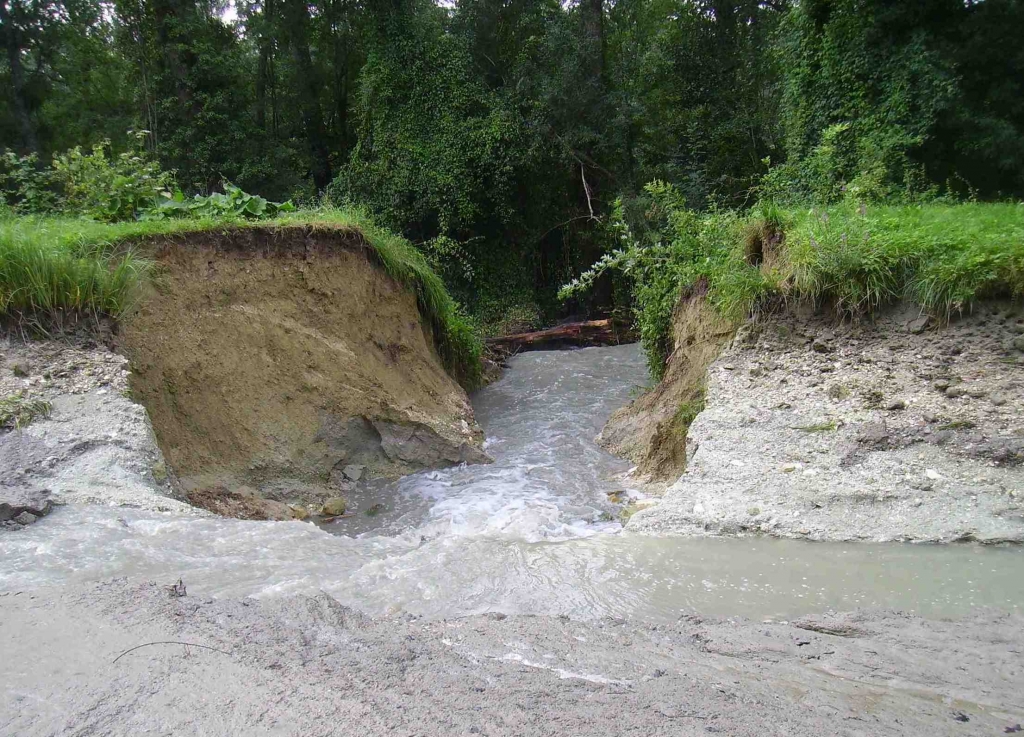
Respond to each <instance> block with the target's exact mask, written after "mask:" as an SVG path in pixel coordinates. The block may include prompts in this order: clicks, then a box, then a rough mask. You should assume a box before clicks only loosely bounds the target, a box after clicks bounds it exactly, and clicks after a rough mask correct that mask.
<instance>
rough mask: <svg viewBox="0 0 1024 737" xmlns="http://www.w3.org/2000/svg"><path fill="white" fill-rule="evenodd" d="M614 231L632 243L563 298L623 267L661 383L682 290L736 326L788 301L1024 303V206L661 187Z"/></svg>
mask: <svg viewBox="0 0 1024 737" xmlns="http://www.w3.org/2000/svg"><path fill="white" fill-rule="evenodd" d="M612 227H613V228H614V229H615V230H616V231H617V232H618V235H619V240H620V243H621V247H620V248H619V249H618V250H615V251H613V252H612V253H609V254H608V255H606V256H604V257H603V258H602V259H601V261H599V262H598V263H596V264H595V265H594V266H593V267H592V268H591V269H590V270H588V271H587V272H585V273H583V274H582V275H581V276H580V277H579V278H578V279H575V280H574V281H572V282H571V283H569V284H567V285H565V286H564V287H563V288H562V290H561V292H560V294H561V296H563V297H572V296H575V295H577V294H579V293H581V292H584V291H586V290H587V289H589V288H590V287H591V286H592V285H593V284H594V283H595V281H596V279H597V278H598V276H600V275H601V274H602V273H603V272H605V271H608V270H618V271H620V272H622V273H623V274H624V275H625V276H626V277H627V279H628V280H629V281H630V282H631V284H632V291H633V297H634V304H635V314H636V321H637V327H638V329H639V332H640V336H641V341H642V342H643V345H644V349H645V351H646V353H647V358H648V365H649V366H650V369H651V373H652V376H654V377H655V378H656V379H657V378H660V377H661V375H662V372H663V371H664V367H665V363H666V361H667V360H668V356H669V355H670V354H671V352H672V348H673V346H672V315H673V311H674V309H675V307H676V305H677V304H678V301H679V298H680V296H682V295H697V294H699V295H706V297H707V299H708V301H709V302H710V303H711V304H713V305H714V306H715V307H716V308H717V309H718V310H719V311H720V312H721V313H722V314H723V315H724V316H726V317H727V318H729V319H731V320H734V321H739V320H743V319H744V318H746V317H747V316H748V315H750V314H751V313H752V312H756V311H758V310H761V309H764V308H766V307H768V308H771V307H774V306H778V305H779V304H785V303H797V302H805V303H806V302H810V303H814V304H817V305H821V306H825V307H829V308H831V309H834V310H835V311H836V312H837V313H838V314H840V315H845V316H852V315H860V314H869V313H872V312H874V311H876V310H878V309H879V308H882V307H884V306H885V305H887V304H892V303H895V302H899V301H904V300H905V301H909V302H913V303H916V304H918V305H920V307H921V308H922V309H923V310H924V311H926V312H929V313H931V314H932V315H935V316H936V317H938V318H940V319H948V318H949V317H951V316H952V315H954V314H956V313H959V312H964V311H967V310H970V309H971V306H972V305H973V304H974V303H976V302H977V301H979V300H982V299H990V298H1010V299H1022V298H1024V203H951V202H942V201H935V202H928V203H924V204H913V205H881V204H862V203H856V202H843V203H839V204H834V205H830V206H828V207H813V206H810V205H808V206H806V207H802V208H801V207H779V206H777V205H774V204H772V203H765V202H762V203H760V204H759V205H758V206H757V207H755V208H754V209H752V210H751V211H748V212H740V211H737V210H711V211H708V212H696V211H693V210H690V209H688V208H686V206H685V202H684V201H683V199H682V197H681V196H679V194H678V193H677V192H676V191H675V190H674V188H672V187H671V186H669V185H665V184H662V183H653V184H651V185H648V187H647V188H646V192H645V195H644V196H643V197H642V198H638V200H637V202H636V204H634V205H633V206H632V207H631V209H627V208H626V207H623V206H621V205H620V207H619V208H618V211H617V212H616V218H615V219H613V221H612Z"/></svg>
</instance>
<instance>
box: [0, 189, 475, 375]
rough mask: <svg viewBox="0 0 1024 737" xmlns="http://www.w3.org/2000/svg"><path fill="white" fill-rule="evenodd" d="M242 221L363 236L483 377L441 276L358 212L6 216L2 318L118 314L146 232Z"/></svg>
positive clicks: (460, 371) (466, 371)
mask: <svg viewBox="0 0 1024 737" xmlns="http://www.w3.org/2000/svg"><path fill="white" fill-rule="evenodd" d="M239 228H260V229H267V228H270V229H274V228H309V229H313V230H317V229H323V230H325V231H328V230H330V231H345V232H349V233H353V234H358V235H359V236H361V238H362V239H363V241H364V242H365V243H366V244H367V246H369V247H370V249H371V250H372V251H373V253H375V254H376V257H377V260H378V262H379V263H380V264H381V266H382V267H383V268H384V270H385V271H386V272H387V273H388V274H389V275H390V276H392V277H393V278H394V279H396V280H397V281H398V282H400V283H402V284H404V285H405V286H407V287H408V288H410V289H412V290H413V292H414V293H415V294H416V298H417V302H418V304H419V308H420V312H421V314H422V316H423V317H424V318H425V319H426V320H428V321H429V322H430V324H431V327H432V329H433V333H434V340H435V343H436V346H437V350H438V353H439V355H440V357H441V359H442V361H443V362H444V365H445V368H446V369H447V370H448V372H449V373H450V374H451V375H452V376H453V377H455V378H456V379H458V380H459V381H460V382H461V383H462V384H464V385H466V386H473V385H475V384H476V383H477V382H478V381H479V376H480V350H481V348H480V342H479V339H478V338H477V336H476V334H475V332H474V331H473V329H472V327H471V326H470V324H469V323H468V322H467V321H466V320H465V319H464V317H463V316H462V314H461V313H460V310H459V308H458V305H456V303H455V301H454V300H453V299H452V298H451V296H450V295H449V294H448V292H447V290H446V289H445V287H444V284H443V282H442V281H441V279H440V278H439V277H438V276H437V274H435V273H434V272H433V271H432V270H431V269H430V267H429V266H428V264H427V262H426V260H425V259H424V257H423V255H422V254H421V253H420V252H419V251H417V250H416V248H415V247H414V246H413V245H412V244H411V243H409V241H407V240H405V239H404V238H401V237H399V236H397V235H395V234H393V233H391V232H389V231H386V230H384V229H382V228H379V227H377V226H376V225H374V224H373V223H372V222H371V221H370V220H369V219H368V218H366V217H365V216H363V215H361V214H360V213H357V212H351V211H347V210H335V209H330V210H328V209H321V210H310V211H299V212H295V213H290V214H288V215H286V216H282V217H279V218H275V219H271V220H260V221H247V220H240V219H239V220H235V219H231V220H224V219H167V220H152V221H131V222H122V223H109V224H108V223H99V222H95V221H92V220H88V219H84V218H52V217H9V218H4V219H0V317H17V316H28V317H33V318H43V320H44V321H45V319H46V318H47V317H48V316H55V315H58V314H60V313H66V312H90V313H93V312H95V313H100V314H106V315H111V316H113V317H118V316H120V315H122V314H124V313H125V311H126V310H128V309H129V308H130V307H131V305H132V301H133V299H134V298H135V296H136V295H137V290H138V288H139V286H140V285H141V284H142V283H143V282H144V281H145V280H146V279H147V278H148V277H149V275H150V273H151V271H152V267H153V264H152V263H151V262H150V261H149V260H148V259H147V258H146V256H145V251H144V248H143V246H144V244H145V242H146V241H147V240H150V239H153V238H159V237H164V236H169V235H179V236H187V235H190V234H215V233H217V232H218V231H226V230H233V229H239Z"/></svg>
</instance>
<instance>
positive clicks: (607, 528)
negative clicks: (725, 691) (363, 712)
mask: <svg viewBox="0 0 1024 737" xmlns="http://www.w3.org/2000/svg"><path fill="white" fill-rule="evenodd" d="M643 375H644V374H643V361H642V358H641V356H640V353H639V351H638V350H637V348H636V347H635V346H619V347H615V348H600V349H584V350H579V351H571V352H557V353H554V352H552V353H532V354H525V355H522V356H518V357H516V358H515V359H513V361H512V369H511V370H510V371H509V372H507V374H506V376H505V377H504V378H503V379H502V380H501V381H499V382H497V383H496V384H493V385H491V386H489V387H487V388H486V389H484V390H483V391H481V392H480V393H478V394H477V396H475V397H474V406H475V407H476V408H477V412H478V417H479V419H480V421H481V423H482V424H483V426H484V428H485V430H486V432H487V435H488V438H489V441H488V450H489V452H490V453H491V454H492V455H493V456H494V457H495V463H494V464H491V465H481V466H463V467H459V468H453V469H447V470H442V471H431V472H428V473H422V474H416V475H414V476H409V477H406V478H404V479H401V480H399V481H398V482H395V483H394V484H390V485H387V486H385V487H382V488H379V489H378V490H377V491H376V492H375V493H376V494H377V497H375V499H379V500H380V501H381V502H383V503H385V506H386V507H387V510H386V512H384V513H382V514H381V515H380V516H379V517H374V518H369V517H366V516H364V515H357V517H355V518H352V519H350V520H346V521H345V524H342V525H332V526H329V527H328V529H329V530H331V531H332V532H336V533H339V534H330V533H329V532H327V531H325V530H323V529H320V528H318V527H316V526H314V525H311V524H308V523H302V522H248V521H242V520H234V519H222V518H209V519H197V518H186V517H180V516H174V515H169V514H167V515H165V514H159V513H153V512H143V511H141V510H131V509H114V508H108V507H88V506H81V507H67V508H63V509H59V510H57V511H56V512H55V513H54V514H52V515H50V516H49V517H47V518H44V519H43V520H40V521H39V522H37V523H36V524H35V525H32V526H30V527H28V528H25V529H23V530H19V531H17V532H15V533H11V534H5V535H0V560H2V565H0V589H21V588H31V587H33V586H39V585H52V584H62V583H67V582H72V581H89V580H98V579H102V578H109V577H112V576H132V577H136V578H142V579H149V580H157V581H166V582H168V583H170V582H173V581H176V580H177V579H178V577H179V576H180V577H182V578H183V579H184V580H185V582H186V584H187V586H188V589H189V592H190V594H191V595H203V596H260V597H269V596H282V595H290V594H312V593H316V592H317V591H321V590H322V591H326V592H328V593H329V594H331V595H333V596H335V597H336V598H338V599H339V600H340V601H341V602H342V603H344V604H347V605H350V606H354V607H356V608H358V609H361V610H363V611H366V612H368V613H370V614H376V615H382V614H390V613H396V612H402V611H407V612H413V613H417V614H423V615H426V616H430V617H451V616H458V615H464V614H476V613H482V612H488V611H496V612H503V613H507V614H518V613H526V614H567V615H569V616H572V617H574V618H578V619H592V618H596V617H602V616H625V617H631V618H636V619H647V620H652V621H674V620H675V619H677V618H678V617H679V616H680V614H682V613H686V612H693V611H698V612H701V613H705V614H710V615H719V616H727V615H729V616H731V615H740V616H748V617H752V618H753V617H756V618H759V619H763V618H765V617H774V618H786V617H793V616H797V615H799V614H804V613H808V612H815V611H822V610H824V609H828V608H835V609H847V610H848V609H852V608H856V607H860V606H885V607H895V608H900V609H905V610H908V611H916V612H919V613H921V614H925V615H928V616H956V615H958V614H962V613H964V612H967V611H969V610H970V609H971V608H973V607H975V606H994V607H998V608H1000V609H1017V610H1020V608H1021V607H1022V606H1024V551H1021V550H1018V549H1005V548H1003V549H1000V548H982V547H980V546H973V545H958V546H927V545H917V546H913V545H898V544H894V545H869V544H858V545H850V544H826V543H807V542H799V541H790V540H771V539H730V540H708V539H680V538H652V537H644V536H636V535H632V534H626V533H622V532H621V527H620V526H619V524H618V523H617V522H615V521H614V519H612V520H609V519H607V515H609V514H612V515H613V514H614V512H615V511H616V510H617V507H616V506H615V505H613V504H611V503H610V502H609V501H608V499H607V492H610V491H616V490H620V489H622V488H623V486H622V483H621V481H618V480H617V479H616V477H617V476H618V475H619V474H621V473H622V472H623V471H625V470H626V469H627V468H628V464H627V463H625V462H623V461H621V460H619V459H616V458H612V457H611V456H609V455H608V454H606V453H604V452H603V451H602V450H601V449H600V448H598V447H597V446H596V445H595V444H594V443H593V440H592V439H593V437H594V436H595V435H596V434H597V433H598V432H599V430H600V428H601V426H602V425H603V423H604V421H605V419H606V418H607V416H608V415H609V414H610V413H611V411H612V410H613V409H614V408H615V407H617V406H620V405H621V404H623V403H624V402H626V401H628V399H629V396H630V393H631V389H632V387H633V386H634V385H635V384H638V383H641V381H642V377H643ZM375 499H354V500H353V501H354V502H356V503H357V505H359V506H360V507H367V506H369V505H370V502H372V501H374V500H375ZM566 677H577V676H576V675H569V676H566Z"/></svg>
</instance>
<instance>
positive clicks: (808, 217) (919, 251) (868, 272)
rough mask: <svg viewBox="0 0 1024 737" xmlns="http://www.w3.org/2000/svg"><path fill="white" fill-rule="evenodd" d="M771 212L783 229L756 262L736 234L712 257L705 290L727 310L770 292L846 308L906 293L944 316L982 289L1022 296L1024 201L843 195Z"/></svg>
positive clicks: (862, 309) (874, 305)
mask: <svg viewBox="0 0 1024 737" xmlns="http://www.w3.org/2000/svg"><path fill="white" fill-rule="evenodd" d="M772 216H773V218H775V219H776V223H773V224H772V227H777V228H779V229H780V230H781V233H782V239H781V242H780V243H779V244H778V246H777V248H776V250H775V252H773V253H768V254H766V255H765V259H764V261H763V262H762V263H759V264H756V265H755V264H751V263H749V259H747V258H746V253H747V252H748V251H749V246H748V245H745V244H743V243H740V242H736V243H735V244H734V245H732V246H731V247H729V249H728V251H729V252H728V253H725V254H722V256H721V257H720V258H718V259H717V260H713V263H714V268H712V269H710V270H709V273H708V277H709V279H710V282H711V293H712V295H711V296H712V299H713V300H714V301H715V302H716V304H718V305H719V306H720V307H722V308H723V309H724V310H726V311H728V312H730V313H732V314H736V315H742V314H744V313H746V312H748V311H749V310H751V309H753V308H755V307H756V305H757V303H758V302H759V301H761V300H763V299H765V298H770V297H773V296H774V297H781V298H783V299H787V300H796V301H812V302H815V303H818V304H828V305H830V306H831V307H833V308H834V309H836V310H837V311H838V312H840V313H842V314H848V315H856V314H864V313H870V312H872V311H875V310H877V309H878V308H880V307H882V306H884V305H886V304H891V303H894V302H898V301H901V300H905V301H910V302H914V303H916V304H918V305H920V306H921V308H922V309H924V310H925V311H928V312H930V313H932V314H934V315H936V316H938V317H941V318H948V317H950V316H951V315H952V314H954V313H957V312H962V311H965V310H968V309H970V307H971V305H972V304H974V303H975V302H977V301H978V300H981V299H987V298H995V297H1008V298H1021V297H1024V204H1013V203H993V204H980V203H968V204H945V203H932V204H926V205H913V206H911V205H907V206H874V207H871V206H867V207H865V206H862V205H853V204H842V205H836V206H833V207H830V208H828V209H815V208H807V209H803V210H792V209H791V210H777V209H775V210H773V212H772ZM713 217H720V216H713ZM763 227H765V225H764V216H763V214H761V213H756V212H755V213H753V214H751V215H750V216H748V217H747V232H750V231H751V230H752V229H753V230H755V231H756V229H757V228H763Z"/></svg>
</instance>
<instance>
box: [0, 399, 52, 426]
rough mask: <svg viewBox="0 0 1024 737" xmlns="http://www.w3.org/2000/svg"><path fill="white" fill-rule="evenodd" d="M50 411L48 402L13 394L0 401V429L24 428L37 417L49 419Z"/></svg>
mask: <svg viewBox="0 0 1024 737" xmlns="http://www.w3.org/2000/svg"><path fill="white" fill-rule="evenodd" d="M51 409H52V408H51V406H50V403H49V402H45V401H43V400H41V399H28V398H26V397H23V396H21V395H19V394H13V395H11V396H9V397H5V398H3V399H0V428H3V429H5V430H14V429H18V428H22V427H25V425H27V424H29V423H30V422H32V420H34V419H36V418H37V417H49V416H50V411H51Z"/></svg>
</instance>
